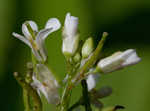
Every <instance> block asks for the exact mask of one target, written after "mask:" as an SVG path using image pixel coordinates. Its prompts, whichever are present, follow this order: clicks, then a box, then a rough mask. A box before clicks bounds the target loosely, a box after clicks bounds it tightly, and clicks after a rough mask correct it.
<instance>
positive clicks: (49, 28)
mask: <svg viewBox="0 0 150 111" xmlns="http://www.w3.org/2000/svg"><path fill="white" fill-rule="evenodd" d="M27 24H29V25H30V27H31V30H30V31H29V29H28V27H27ZM60 27H61V24H60V22H59V20H58V19H56V18H51V19H49V20H48V22H47V23H46V25H45V28H44V29H42V30H40V31H38V27H37V25H36V23H35V22H34V21H26V22H25V23H23V25H22V33H23V34H24V36H22V35H20V34H17V33H15V32H13V36H14V37H16V38H18V39H20V40H21V41H23V42H24V43H25V44H27V45H28V46H29V47H30V48H31V49H32V52H33V54H34V56H35V57H36V58H37V60H38V61H46V59H47V53H46V50H45V46H44V42H45V39H46V38H47V36H48V35H49V34H50V33H52V32H54V31H56V30H58V29H59V28H60ZM31 31H33V32H32V33H30V32H31Z"/></svg>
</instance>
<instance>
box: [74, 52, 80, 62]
mask: <svg viewBox="0 0 150 111" xmlns="http://www.w3.org/2000/svg"><path fill="white" fill-rule="evenodd" d="M73 60H74V62H79V61H80V60H81V56H80V54H79V53H76V54H75V56H74V57H73Z"/></svg>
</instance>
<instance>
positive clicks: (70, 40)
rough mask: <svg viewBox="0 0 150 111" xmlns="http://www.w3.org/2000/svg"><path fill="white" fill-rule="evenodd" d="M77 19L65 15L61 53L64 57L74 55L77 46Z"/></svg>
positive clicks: (68, 14)
mask: <svg viewBox="0 0 150 111" xmlns="http://www.w3.org/2000/svg"><path fill="white" fill-rule="evenodd" d="M77 26H78V18H77V17H74V16H71V15H70V13H67V15H66V19H65V23H64V30H63V45H62V52H63V54H64V55H65V56H66V57H71V56H73V55H74V54H75V52H76V50H77V48H78V44H79V34H78V31H77V28H78V27H77Z"/></svg>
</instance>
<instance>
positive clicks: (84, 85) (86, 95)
mask: <svg viewBox="0 0 150 111" xmlns="http://www.w3.org/2000/svg"><path fill="white" fill-rule="evenodd" d="M81 85H82V94H83V101H84V106H85V111H92V108H91V103H90V97H89V93H88V88H87V83H86V80H85V79H83V80H82V81H81Z"/></svg>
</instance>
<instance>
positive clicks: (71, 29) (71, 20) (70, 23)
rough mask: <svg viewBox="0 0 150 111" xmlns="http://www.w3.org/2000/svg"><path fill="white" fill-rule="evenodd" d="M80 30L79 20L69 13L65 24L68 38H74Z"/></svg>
mask: <svg viewBox="0 0 150 111" xmlns="http://www.w3.org/2000/svg"><path fill="white" fill-rule="evenodd" d="M77 28H78V18H77V17H74V16H71V15H70V13H67V15H66V18H65V24H64V33H65V34H66V36H68V37H73V36H75V35H76V33H77Z"/></svg>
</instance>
